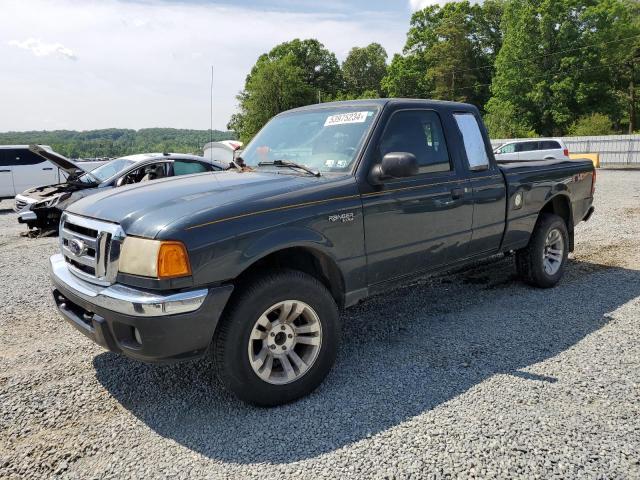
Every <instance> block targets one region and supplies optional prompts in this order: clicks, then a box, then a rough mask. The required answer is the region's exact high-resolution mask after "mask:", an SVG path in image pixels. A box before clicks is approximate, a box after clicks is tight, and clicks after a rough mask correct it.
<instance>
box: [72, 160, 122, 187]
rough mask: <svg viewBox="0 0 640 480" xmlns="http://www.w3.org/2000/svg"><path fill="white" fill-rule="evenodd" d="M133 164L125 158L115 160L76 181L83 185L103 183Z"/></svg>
mask: <svg viewBox="0 0 640 480" xmlns="http://www.w3.org/2000/svg"><path fill="white" fill-rule="evenodd" d="M132 163H133V160H128V159H126V158H116V159H115V160H111V161H110V162H108V163H105V164H104V165H100V166H99V167H98V168H96V169H94V170H91V172H90V173H85V174H84V175H82V176H80V177H79V178H78V180H80V181H81V182H84V183H94V182H95V181H96V180H99V181H100V182H104V181H105V180H106V179H107V178H111V177H113V176H114V175H115V174H116V173H118V172H121V171H122V170H124V169H125V168H127V167H128V166H129V165H131V164H132Z"/></svg>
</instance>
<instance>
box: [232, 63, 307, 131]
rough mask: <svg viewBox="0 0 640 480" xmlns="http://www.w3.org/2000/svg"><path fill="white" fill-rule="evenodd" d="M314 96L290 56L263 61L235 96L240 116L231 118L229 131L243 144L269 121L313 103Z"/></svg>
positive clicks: (236, 115)
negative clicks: (285, 112) (236, 134)
mask: <svg viewBox="0 0 640 480" xmlns="http://www.w3.org/2000/svg"><path fill="white" fill-rule="evenodd" d="M314 96H315V93H314V90H313V88H312V87H311V86H310V85H309V84H308V83H307V82H306V80H305V72H304V71H303V69H302V68H300V67H299V66H298V65H297V62H296V59H295V57H294V56H293V55H286V56H284V57H281V58H275V59H273V60H272V59H263V60H261V61H260V62H259V64H258V65H257V66H256V68H254V70H253V71H252V73H251V75H250V76H249V77H248V78H247V83H246V85H245V90H244V92H242V93H241V94H240V95H238V100H239V101H240V108H241V112H240V113H237V114H235V115H234V116H233V117H232V120H231V122H230V123H229V125H228V127H229V128H231V129H233V130H235V131H236V132H237V133H238V135H239V137H240V140H242V141H245V142H246V141H248V140H250V139H251V137H253V135H255V134H256V133H257V132H258V130H260V128H262V126H263V125H264V124H265V123H266V122H267V121H268V120H269V119H270V118H271V117H273V116H274V115H277V114H278V113H280V112H282V111H285V110H288V109H291V108H295V107H299V106H301V105H307V104H309V103H313V100H314Z"/></svg>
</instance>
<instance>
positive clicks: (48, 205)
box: [33, 192, 71, 208]
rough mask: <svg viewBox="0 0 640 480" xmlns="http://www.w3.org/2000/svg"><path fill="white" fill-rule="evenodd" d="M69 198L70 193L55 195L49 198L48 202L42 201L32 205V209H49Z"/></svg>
mask: <svg viewBox="0 0 640 480" xmlns="http://www.w3.org/2000/svg"><path fill="white" fill-rule="evenodd" d="M70 196H71V193H69V192H66V193H61V194H60V195H57V196H55V197H53V198H50V199H49V200H44V201H42V202H38V203H36V204H34V205H33V208H43V207H46V208H51V207H55V206H56V205H57V204H58V203H59V202H61V201H62V200H66V199H67V198H69V197H70Z"/></svg>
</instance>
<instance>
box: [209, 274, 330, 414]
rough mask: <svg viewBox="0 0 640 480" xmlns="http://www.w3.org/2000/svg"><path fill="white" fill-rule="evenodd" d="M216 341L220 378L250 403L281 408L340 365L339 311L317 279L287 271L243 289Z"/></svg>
mask: <svg viewBox="0 0 640 480" xmlns="http://www.w3.org/2000/svg"><path fill="white" fill-rule="evenodd" d="M241 288H242V290H241V292H239V294H238V295H237V296H236V297H234V298H233V299H232V303H231V305H230V308H229V311H228V312H227V313H226V314H225V317H224V318H223V319H222V321H221V323H220V325H219V326H218V329H217V331H216V335H215V337H214V340H213V355H214V363H215V366H216V371H217V374H218V376H219V378H220V380H221V381H222V383H223V384H224V385H225V387H226V388H228V389H229V390H231V391H232V392H233V393H234V394H235V395H236V396H237V397H239V398H240V399H241V400H244V401H246V402H249V403H252V404H254V405H260V406H275V405H281V404H284V403H287V402H291V401H293V400H296V399H297V398H300V397H302V396H304V395H307V394H309V393H310V392H311V391H313V390H314V389H315V388H316V387H317V386H318V385H320V383H322V380H323V379H324V378H325V376H326V375H327V373H328V372H329V370H330V369H331V367H332V365H333V363H334V362H335V358H336V354H337V348H338V344H339V341H340V324H339V315H338V309H337V306H336V303H335V301H334V300H333V297H332V296H331V294H330V293H329V291H328V290H327V289H326V287H325V286H324V285H322V284H321V283H320V282H319V281H318V280H316V279H315V278H314V277H312V276H310V275H307V274H305V273H302V272H298V271H291V270H284V271H280V272H276V273H272V274H269V275H266V276H264V277H262V278H259V279H256V280H254V281H251V282H248V283H246V284H244V285H242V287H241Z"/></svg>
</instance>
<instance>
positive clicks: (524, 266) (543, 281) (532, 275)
mask: <svg viewBox="0 0 640 480" xmlns="http://www.w3.org/2000/svg"><path fill="white" fill-rule="evenodd" d="M553 230H557V231H558V232H559V233H560V236H561V238H562V244H563V248H562V256H561V258H562V260H561V262H560V263H559V268H558V270H557V271H556V272H554V273H553V274H549V273H548V272H547V271H545V268H544V255H545V247H546V245H545V243H546V240H547V236H548V235H549V234H550V232H552V231H553ZM568 255H569V234H568V232H567V225H566V223H565V222H564V220H563V219H562V218H560V217H559V216H558V215H555V214H551V213H542V214H540V217H539V218H538V222H537V223H536V226H535V228H534V230H533V233H532V234H531V239H530V240H529V245H527V247H526V248H523V249H522V250H518V251H517V252H516V269H517V271H518V275H520V277H521V278H522V279H523V280H524V281H525V282H527V283H528V284H529V285H532V286H534V287H539V288H551V287H554V286H555V285H556V284H557V283H558V282H559V281H560V279H561V278H562V275H563V274H564V269H565V266H566V264H567V256H568Z"/></svg>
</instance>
